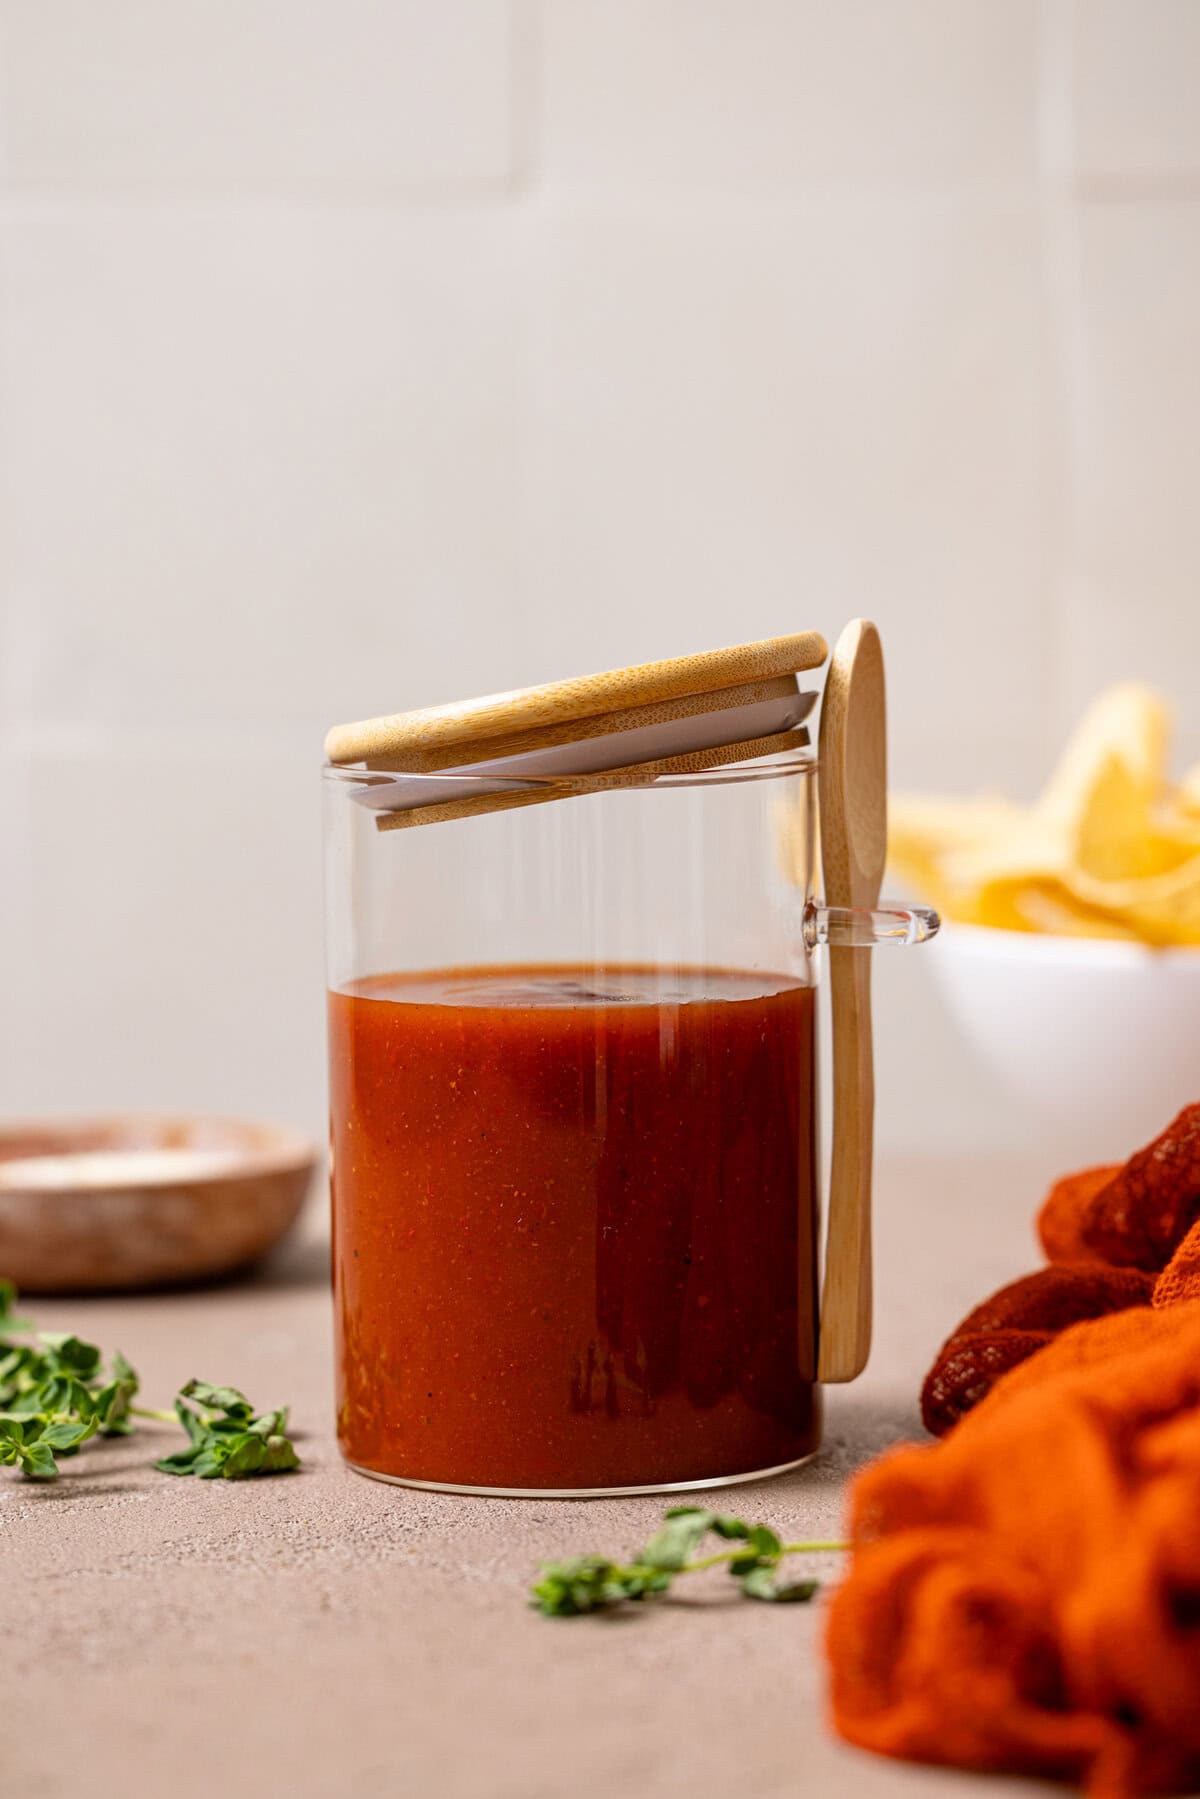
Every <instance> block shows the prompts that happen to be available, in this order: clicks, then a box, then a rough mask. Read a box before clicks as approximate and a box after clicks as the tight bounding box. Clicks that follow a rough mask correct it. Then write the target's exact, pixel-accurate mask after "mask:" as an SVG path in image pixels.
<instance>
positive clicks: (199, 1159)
mask: <svg viewBox="0 0 1200 1799" xmlns="http://www.w3.org/2000/svg"><path fill="white" fill-rule="evenodd" d="M316 1161H317V1153H316V1150H315V1148H314V1146H313V1145H312V1144H311V1143H309V1142H308V1141H307V1140H306V1139H305V1138H303V1137H301V1136H299V1135H297V1134H296V1133H294V1132H291V1131H286V1130H281V1129H278V1128H277V1127H275V1126H273V1125H265V1124H254V1123H250V1122H247V1121H243V1120H240V1119H232V1118H157V1117H142V1116H137V1115H134V1116H120V1117H112V1118H92V1119H69V1120H48V1121H46V1122H44V1123H32V1124H11V1125H0V1276H2V1277H5V1278H7V1279H9V1280H13V1281H15V1282H16V1283H17V1286H18V1287H19V1288H21V1289H22V1290H23V1291H25V1292H27V1293H84V1292H88V1291H93V1290H99V1289H108V1290H110V1291H111V1290H113V1289H131V1288H137V1287H158V1286H168V1285H170V1284H172V1283H174V1282H178V1281H189V1280H196V1279H199V1278H202V1277H204V1276H207V1275H217V1274H227V1273H229V1272H230V1271H231V1270H232V1269H234V1268H240V1267H241V1266H242V1265H243V1264H244V1263H246V1262H250V1261H252V1260H253V1259H254V1258H255V1257H256V1256H260V1255H262V1254H263V1253H264V1251H266V1250H268V1249H270V1248H271V1246H272V1244H274V1243H277V1242H278V1241H279V1240H280V1238H281V1237H282V1236H283V1235H284V1233H285V1232H286V1231H287V1230H289V1229H290V1227H291V1225H292V1224H293V1223H294V1222H295V1219H296V1215H297V1213H298V1212H299V1210H300V1207H301V1205H302V1203H303V1201H304V1196H305V1194H306V1192H307V1191H308V1187H309V1184H310V1182H311V1180H312V1176H313V1170H314V1168H315V1166H316Z"/></svg>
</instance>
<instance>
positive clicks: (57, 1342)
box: [38, 1331, 100, 1380]
mask: <svg viewBox="0 0 1200 1799" xmlns="http://www.w3.org/2000/svg"><path fill="white" fill-rule="evenodd" d="M38 1342H39V1343H41V1344H42V1346H43V1348H44V1350H45V1354H46V1360H47V1362H48V1364H49V1366H50V1368H51V1369H52V1371H53V1372H54V1373H56V1374H74V1375H78V1376H79V1377H80V1378H81V1379H83V1380H88V1379H90V1378H91V1376H92V1375H94V1374H95V1373H96V1372H97V1370H98V1369H99V1367H100V1351H99V1350H98V1349H97V1347H96V1345H95V1344H94V1343H84V1342H83V1341H82V1340H81V1339H80V1338H79V1337H76V1336H73V1335H72V1334H71V1333H70V1332H69V1331H39V1332H38Z"/></svg>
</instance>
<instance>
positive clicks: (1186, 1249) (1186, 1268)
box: [1151, 1224, 1200, 1306]
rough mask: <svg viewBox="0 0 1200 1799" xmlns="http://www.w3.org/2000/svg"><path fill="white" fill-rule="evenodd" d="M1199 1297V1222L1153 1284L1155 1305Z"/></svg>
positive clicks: (1179, 1302) (1164, 1304) (1176, 1303)
mask: <svg viewBox="0 0 1200 1799" xmlns="http://www.w3.org/2000/svg"><path fill="white" fill-rule="evenodd" d="M1189 1299H1200V1224H1194V1225H1193V1226H1192V1228H1191V1230H1190V1231H1189V1232H1188V1234H1187V1236H1186V1237H1185V1238H1184V1239H1183V1242H1182V1243H1181V1244H1180V1245H1179V1248H1178V1249H1177V1250H1176V1251H1175V1254H1174V1255H1173V1256H1172V1257H1171V1260H1170V1261H1169V1262H1168V1263H1167V1265H1166V1267H1165V1268H1164V1269H1163V1271H1162V1273H1161V1274H1160V1275H1159V1277H1158V1280H1157V1281H1156V1282H1155V1284H1154V1298H1153V1300H1152V1301H1151V1303H1152V1304H1153V1305H1156V1306H1177V1305H1182V1304H1183V1303H1184V1301H1185V1300H1189Z"/></svg>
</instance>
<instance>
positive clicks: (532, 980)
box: [344, 965, 806, 1011]
mask: <svg viewBox="0 0 1200 1799" xmlns="http://www.w3.org/2000/svg"><path fill="white" fill-rule="evenodd" d="M804 985H806V983H805V982H804V981H802V980H799V979H797V978H796V977H795V976H792V975H786V974H779V973H775V972H765V971H757V970H753V969H738V968H674V967H654V966H652V965H647V966H644V967H642V966H637V965H631V966H622V967H619V968H604V967H594V968H593V967H587V966H571V965H566V966H563V967H558V968H556V967H549V968H547V967H536V968H535V967H531V968H528V969H525V968H521V967H519V966H517V967H514V966H511V965H510V966H508V967H504V968H486V967H480V968H462V969H436V970H434V971H432V972H430V973H428V974H421V973H414V974H381V975H371V976H368V977H367V978H366V979H365V980H361V981H353V982H350V983H349V984H348V985H347V986H346V988H345V989H344V991H345V992H347V993H349V994H353V995H355V996H356V997H358V998H361V999H376V1000H384V1001H387V1002H388V1003H390V1004H392V1005H397V1004H399V1005H424V1006H485V1007H502V1008H504V1009H505V1010H527V1011H543V1010H547V1009H549V1010H559V1009H564V1008H570V1009H572V1010H577V1009H582V1008H586V1007H593V1006H596V1007H599V1006H685V1005H689V1004H695V1003H698V1002H704V1001H707V1002H709V1003H711V1002H712V1001H714V1000H718V1001H719V1000H747V999H765V998H769V997H770V996H771V995H772V994H776V993H782V992H785V991H788V990H790V989H793V988H797V987H803V986H804Z"/></svg>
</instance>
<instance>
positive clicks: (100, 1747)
mask: <svg viewBox="0 0 1200 1799" xmlns="http://www.w3.org/2000/svg"><path fill="white" fill-rule="evenodd" d="M1045 1173H1046V1171H1045V1170H1044V1169H1035V1168H1032V1167H1030V1166H1028V1165H1024V1166H1017V1165H1014V1166H1012V1167H1009V1168H1004V1167H997V1166H995V1165H992V1166H989V1167H975V1166H973V1165H964V1164H945V1163H942V1164H930V1165H929V1166H928V1167H924V1168H922V1167H912V1166H909V1167H893V1168H885V1169H884V1170H883V1171H882V1172H881V1174H880V1176H879V1180H878V1219H879V1224H878V1240H879V1257H878V1261H879V1266H878V1279H877V1291H878V1295H879V1319H878V1328H877V1333H876V1343H875V1352H874V1355H873V1357H872V1362H871V1366H870V1368H869V1370H868V1372H867V1374H866V1375H865V1376H864V1377H863V1379H862V1380H861V1381H859V1382H858V1383H857V1384H856V1385H855V1386H853V1387H851V1388H844V1389H834V1390H831V1392H830V1393H829V1395H828V1407H827V1422H826V1447H825V1450H824V1451H823V1453H822V1455H821V1456H820V1457H819V1458H818V1459H817V1460H816V1461H815V1462H813V1463H812V1464H810V1465H809V1466H808V1467H807V1468H805V1469H803V1470H800V1471H799V1472H797V1473H795V1474H792V1475H787V1476H783V1477H781V1478H779V1479H777V1480H774V1481H767V1482H761V1483H756V1484H753V1485H749V1486H743V1487H740V1488H731V1489H727V1490H725V1492H724V1497H723V1498H721V1497H718V1498H716V1499H714V1503H717V1504H726V1505H727V1506H728V1509H730V1510H737V1511H739V1512H741V1513H743V1514H746V1515H755V1516H762V1517H765V1518H767V1519H769V1520H770V1521H771V1522H772V1523H773V1524H775V1525H776V1526H777V1527H778V1528H779V1529H780V1530H781V1531H782V1532H783V1533H784V1534H786V1535H789V1536H806V1535H810V1536H814V1537H830V1536H834V1535H836V1534H837V1533H838V1531H839V1527H840V1518H841V1511H842V1494H843V1487H844V1483H845V1481H846V1479H847V1476H848V1475H849V1474H850V1473H851V1472H852V1471H853V1470H854V1469H855V1468H856V1467H857V1466H859V1465H860V1464H861V1463H862V1462H863V1461H865V1460H866V1459H867V1458H868V1457H870V1456H871V1455H873V1454H875V1453H877V1452H878V1451H879V1450H881V1449H883V1448H885V1447H886V1446H887V1445H888V1444H891V1443H895V1442H897V1441H899V1440H902V1439H904V1438H908V1437H913V1436H917V1435H919V1434H920V1425H919V1419H918V1414H917V1408H916V1393H917V1388H918V1385H919V1381H920V1377H921V1375H922V1374H923V1372H924V1370H925V1367H926V1366H927V1364H928V1362H929V1360H930V1357H931V1355H932V1354H933V1352H934V1350H935V1349H936V1348H937V1346H938V1343H939V1342H940V1341H941V1339H942V1337H943V1336H944V1335H945V1334H946V1332H947V1331H948V1330H949V1328H950V1326H951V1325H952V1324H954V1323H955V1322H956V1320H957V1319H958V1317H959V1316H960V1315H961V1313H962V1312H964V1311H965V1310H966V1309H967V1308H968V1306H969V1305H971V1304H973V1303H974V1302H975V1301H976V1300H977V1299H978V1298H979V1297H980V1296H981V1295H982V1294H983V1293H984V1292H986V1291H989V1290H990V1289H991V1288H992V1287H994V1286H996V1285H998V1284H999V1283H1000V1282H1001V1281H1003V1280H1006V1279H1009V1278H1011V1277H1012V1276H1013V1275H1016V1274H1019V1273H1022V1272H1024V1271H1025V1270H1026V1269H1028V1268H1030V1267H1032V1266H1033V1265H1034V1262H1035V1252H1034V1248H1033V1243H1032V1238H1031V1234H1030V1226H1029V1216H1030V1213H1031V1211H1032V1209H1033V1206H1034V1204H1035V1202H1036V1200H1037V1199H1038V1198H1039V1196H1040V1193H1041V1190H1042V1186H1043V1184H1044V1176H1045ZM320 1220H321V1211H320V1208H314V1210H313V1212H312V1213H311V1214H310V1215H309V1216H308V1218H307V1219H306V1228H305V1230H304V1231H303V1232H302V1233H301V1234H300V1235H299V1236H298V1237H297V1238H296V1239H294V1240H293V1242H292V1244H291V1245H290V1246H289V1248H288V1249H287V1250H285V1251H284V1252H283V1253H282V1254H281V1256H280V1258H279V1259H278V1260H277V1261H276V1262H275V1264H274V1265H273V1266H272V1267H271V1268H269V1269H268V1270H266V1271H265V1272H264V1273H263V1274H262V1275H260V1276H259V1277H258V1278H256V1279H254V1280H252V1281H245V1282H242V1283H239V1284H237V1285H234V1286H228V1287H224V1288H220V1289H209V1290H206V1291H196V1292H187V1293H179V1294H174V1295H171V1296H159V1297H153V1298H148V1299H138V1300H112V1299H108V1300H87V1301H82V1300H80V1301H67V1300H62V1301H54V1302H48V1301H43V1302H41V1303H40V1304H39V1305H38V1306H37V1308H36V1313H37V1319H38V1322H39V1323H41V1324H43V1325H44V1326H45V1327H47V1328H66V1327H70V1328H73V1329H76V1330H78V1331H79V1332H80V1334H82V1335H85V1336H89V1337H93V1338H95V1339H97V1340H99V1341H100V1342H102V1343H103V1344H105V1345H106V1346H109V1347H111V1346H113V1345H119V1346H120V1347H121V1348H122V1349H124V1351H125V1352H126V1354H127V1355H129V1356H130V1358H131V1359H132V1360H133V1362H134V1363H135V1365H136V1366H137V1367H138V1369H139V1370H140V1371H141V1374H142V1379H143V1386H144V1397H145V1398H146V1402H147V1403H148V1404H167V1403H169V1400H170V1396H171V1394H172V1393H173V1392H174V1390H175V1389H176V1387H177V1386H178V1385H179V1384H180V1383H181V1382H182V1381H183V1380H185V1379H187V1378H188V1376H190V1375H193V1374H198V1375H202V1376H203V1377H205V1378H206V1379H212V1380H218V1381H229V1382H232V1383H234V1384H235V1385H238V1386H240V1387H243V1388H245V1389H246V1390H247V1391H248V1392H249V1393H250V1395H251V1397H252V1398H253V1399H254V1400H255V1401H256V1402H257V1403H260V1404H261V1405H263V1406H266V1405H274V1404H277V1403H282V1402H285V1401H286V1402H290V1404H291V1406H292V1417H293V1422H294V1425H295V1427H296V1431H297V1437H298V1443H299V1447H300V1449H301V1453H302V1455H303V1458H304V1469H303V1472H301V1473H298V1474H296V1475H293V1476H290V1477H287V1478H279V1479H273V1480H266V1481H258V1482H244V1483H234V1482H228V1483H227V1482H222V1481H208V1482H199V1481H192V1480H174V1479H171V1478H170V1477H168V1476H166V1475H160V1474H157V1473H155V1472H154V1471H153V1470H152V1469H151V1468H150V1467H149V1466H148V1463H149V1461H150V1458H151V1454H152V1453H153V1454H158V1453H162V1449H161V1448H160V1445H166V1444H167V1443H168V1442H170V1444H171V1446H172V1447H174V1446H175V1433H174V1432H173V1431H172V1430H171V1429H170V1427H167V1426H157V1425H148V1426H146V1427H145V1430H144V1433H143V1434H141V1435H139V1436H138V1437H136V1438H133V1439H130V1440H126V1441H119V1440H118V1441H116V1442H110V1443H106V1444H102V1445H100V1446H99V1447H97V1446H94V1445H91V1446H89V1448H88V1449H87V1451H86V1452H85V1453H84V1455H83V1456H81V1457H80V1458H78V1459H77V1460H75V1461H73V1462H68V1463H67V1464H66V1466H65V1472H64V1476H63V1478H62V1479H61V1480H60V1481H59V1482H58V1484H57V1485H55V1486H51V1487H45V1488H39V1487H35V1486H32V1485H30V1484H28V1483H24V1482H21V1481H19V1480H17V1479H14V1478H13V1477H11V1476H10V1475H8V1474H7V1472H5V1473H0V1557H2V1559H3V1563H4V1567H3V1573H2V1575H0V1591H2V1593H3V1599H4V1604H3V1615H4V1623H5V1639H6V1663H7V1671H6V1679H7V1682H8V1688H9V1698H8V1702H7V1705H6V1708H5V1710H6V1717H7V1719H8V1721H9V1726H10V1727H9V1728H8V1729H7V1730H5V1731H4V1732H3V1734H2V1736H0V1791H3V1792H5V1793H12V1794H16V1793H28V1794H33V1795H38V1796H39V1799H59V1796H60V1795H64V1796H65V1795H68V1794H70V1795H73V1796H74V1795H79V1794H83V1795H87V1796H88V1799H109V1796H110V1795H111V1796H112V1799H117V1796H118V1795H121V1796H123V1799H130V1796H132V1799H142V1796H143V1795H145V1796H147V1799H151V1796H152V1799H158V1795H168V1794H169V1795H171V1796H172V1799H193V1796H195V1799H199V1796H200V1795H204V1796H205V1799H209V1796H210V1795H212V1794H214V1793H222V1794H226V1795H228V1794H234V1795H238V1796H240V1795H242V1794H247V1795H248V1794H250V1793H252V1792H253V1793H260V1792H267V1793H280V1794H282V1793H287V1794H290V1795H295V1796H298V1799H341V1796H342V1795H346V1796H349V1795H357V1794H362V1793H373V1792H375V1793H383V1794H388V1795H393V1794H395V1795H399V1794H404V1795H405V1796H406V1799H409V1796H416V1799H423V1796H424V1795H426V1794H428V1795H437V1796H438V1799H560V1796H563V1795H568V1794H575V1793H578V1794H586V1795H589V1796H591V1795H603V1796H605V1799H607V1796H610V1795H611V1796H612V1799H674V1796H675V1795H679V1796H680V1799H683V1796H684V1795H686V1796H687V1799H718V1795H719V1796H721V1799H724V1796H725V1795H736V1796H737V1799H784V1795H794V1794H796V1793H804V1794H813V1795H821V1796H822V1799H824V1796H825V1795H839V1796H840V1795H843V1794H848V1795H854V1796H855V1799H857V1796H858V1795H863V1796H864V1799H873V1796H875V1795H878V1796H879V1799H888V1796H890V1795H896V1799H904V1796H907V1795H915V1794H926V1793H927V1794H932V1795H935V1796H936V1795H940V1794H945V1793H968V1792H970V1793H978V1794H980V1795H981V1799H1008V1796H1009V1795H1016V1794H1018V1793H1022V1794H1029V1793H1032V1792H1033V1791H1035V1790H1040V1788H1039V1789H1035V1788H1034V1787H1033V1786H1031V1785H1030V1783H1027V1782H1019V1781H1009V1780H990V1781H980V1780H976V1779H973V1778H971V1777H969V1776H966V1775H961V1774H957V1773H945V1772H937V1771H934V1770H930V1769H924V1768H912V1767H904V1766H900V1765H897V1764H891V1763H887V1762H883V1761H879V1760H876V1759H875V1758H873V1757H870V1756H865V1755H861V1754H858V1753H856V1752H854V1751H852V1750H850V1749H847V1748H846V1747H844V1746H843V1745H841V1744H839V1743H838V1742H836V1740H835V1739H833V1738H832V1737H831V1736H830V1734H829V1732H828V1729H827V1727H826V1724H825V1721H824V1671H823V1667H822V1661H821V1653H820V1639H821V1633H822V1617H821V1609H822V1608H821V1606H820V1604H819V1603H818V1604H816V1605H814V1606H812V1607H798V1606H797V1607H780V1608H778V1609H777V1610H776V1609H772V1608H771V1607H768V1606H754V1605H749V1604H747V1603H745V1602H743V1601H740V1600H738V1599H736V1598H734V1599H730V1597H729V1595H728V1594H727V1592H726V1591H725V1585H726V1577H725V1576H723V1574H721V1573H720V1572H716V1573H714V1574H713V1575H703V1576H697V1577H696V1579H695V1582H694V1583H692V1584H690V1585H689V1586H688V1588H687V1597H686V1598H683V1597H681V1598H680V1599H678V1600H677V1601H669V1602H666V1603H660V1604H657V1605H654V1606H647V1607H644V1608H640V1609H637V1610H631V1611H630V1612H629V1613H628V1614H625V1615H622V1616H619V1617H609V1618H598V1619H581V1620H574V1621H560V1620H544V1619H542V1618H539V1617H537V1616H536V1615H535V1614H533V1613H532V1612H530V1611H529V1610H527V1609H526V1606H525V1603H524V1598H525V1592H526V1588H527V1585H528V1582H529V1579H530V1576H531V1574H532V1572H533V1571H534V1569H535V1567H536V1565H537V1563H538V1561H539V1560H540V1559H542V1558H544V1557H549V1556H554V1555H559V1554H568V1553H571V1552H573V1551H581V1550H585V1549H593V1548H597V1549H599V1548H604V1549H611V1550H613V1551H618V1550H630V1549H633V1548H635V1547H636V1546H637V1545H638V1543H639V1542H641V1541H642V1540H643V1539H644V1538H645V1537H646V1536H647V1535H648V1534H649V1532H650V1530H651V1529H652V1527H653V1525H654V1523H655V1521H656V1520H657V1519H658V1517H659V1516H660V1514H661V1510H662V1506H663V1504H664V1503H666V1502H664V1501H660V1500H658V1499H623V1500H611V1501H598V1500H593V1501H586V1502H570V1501H558V1502H553V1501H543V1500H525V1501H504V1500H484V1499H467V1498H456V1497H451V1496H447V1495H443V1494H433V1493H420V1492H410V1491H406V1490H403V1489H401V1488H397V1487H392V1486H387V1485H383V1484H380V1483H376V1482H373V1481H368V1480H364V1479H362V1478H361V1477H359V1476H356V1475H354V1474H351V1473H350V1472H348V1471H347V1470H345V1469H344V1468H343V1467H342V1466H341V1465H340V1463H339V1461H338V1455H337V1450H336V1446H335V1444H334V1440H333V1435H332V1393H331V1367H330V1363H331V1357H330V1329H331V1327H330V1307H329V1299H328V1290H327V1284H326V1279H325V1266H324V1249H323V1245H322V1241H321V1234H320V1233H321V1223H320ZM30 1309H32V1308H30ZM837 1568H838V1558H837V1557H834V1556H830V1557H825V1558H822V1559H821V1561H820V1563H819V1564H818V1565H817V1567H816V1570H815V1571H816V1572H819V1573H820V1574H822V1575H823V1576H825V1577H826V1578H828V1579H833V1578H835V1577H836V1574H837ZM1054 1790H1061V1789H1052V1788H1047V1789H1046V1791H1048V1792H1049V1791H1054Z"/></svg>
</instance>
